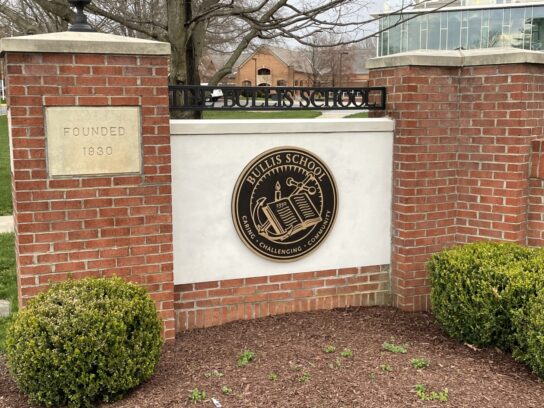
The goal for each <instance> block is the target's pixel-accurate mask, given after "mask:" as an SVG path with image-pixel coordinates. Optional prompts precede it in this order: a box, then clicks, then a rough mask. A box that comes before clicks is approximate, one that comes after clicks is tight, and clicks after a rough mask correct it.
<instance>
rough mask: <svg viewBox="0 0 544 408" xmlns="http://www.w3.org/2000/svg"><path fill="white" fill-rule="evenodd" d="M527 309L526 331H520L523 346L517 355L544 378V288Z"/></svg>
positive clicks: (517, 357)
mask: <svg viewBox="0 0 544 408" xmlns="http://www.w3.org/2000/svg"><path fill="white" fill-rule="evenodd" d="M525 309H526V313H525V314H526V319H525V320H524V325H523V327H522V328H523V329H524V330H525V331H524V332H519V331H518V337H523V341H522V346H521V348H520V349H518V351H517V353H516V354H515V357H516V359H517V360H521V361H523V362H524V363H525V364H527V365H528V366H529V367H530V368H531V369H532V370H533V371H534V373H535V374H537V375H538V376H539V377H540V378H544V290H540V291H539V292H538V294H537V295H536V296H535V297H534V298H532V299H531V300H530V301H529V303H528V304H527V306H526V307H525ZM519 329H520V327H518V330H519Z"/></svg>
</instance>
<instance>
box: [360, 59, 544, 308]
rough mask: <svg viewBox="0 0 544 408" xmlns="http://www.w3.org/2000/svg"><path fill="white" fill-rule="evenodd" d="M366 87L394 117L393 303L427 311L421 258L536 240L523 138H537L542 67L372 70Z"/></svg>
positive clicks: (535, 197)
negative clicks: (464, 247)
mask: <svg viewBox="0 0 544 408" xmlns="http://www.w3.org/2000/svg"><path fill="white" fill-rule="evenodd" d="M370 86H386V87H387V92H388V97H387V99H388V100H387V113H386V114H388V115H389V116H391V117H393V118H395V119H396V131H395V142H394V159H393V162H394V191H393V247H392V266H391V269H392V271H391V272H392V284H393V285H392V290H393V293H394V294H395V296H394V299H395V303H396V304H397V305H398V306H399V307H400V308H402V309H405V310H426V309H429V308H430V303H429V293H430V282H429V280H428V277H427V272H426V270H425V262H426V261H427V260H428V259H429V256H430V255H431V254H432V253H435V252H437V251H439V250H440V249H441V248H443V247H444V246H451V245H454V244H460V243H465V242H471V241H476V240H484V239H493V240H505V241H514V242H518V243H522V244H530V245H538V244H540V243H542V242H543V241H542V240H541V238H542V226H543V225H544V224H543V223H542V220H543V218H542V211H541V210H542V208H543V207H542V201H541V194H540V193H542V192H543V189H542V187H543V186H542V185H541V180H540V179H536V178H534V179H531V186H529V167H530V160H531V140H533V139H535V138H537V137H542V136H543V125H544V65H540V64H538V65H537V64H526V63H523V64H504V65H487V66H470V67H456V66H445V67H440V66H436V67H434V66H418V65H414V66H397V67H391V68H380V69H373V70H371V72H370ZM533 160H537V159H536V158H533ZM529 187H531V189H530V188H529ZM528 220H529V221H528Z"/></svg>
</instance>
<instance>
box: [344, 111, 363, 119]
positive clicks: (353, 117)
mask: <svg viewBox="0 0 544 408" xmlns="http://www.w3.org/2000/svg"><path fill="white" fill-rule="evenodd" d="M358 118H368V112H359V113H354V114H353V115H348V116H346V119H358Z"/></svg>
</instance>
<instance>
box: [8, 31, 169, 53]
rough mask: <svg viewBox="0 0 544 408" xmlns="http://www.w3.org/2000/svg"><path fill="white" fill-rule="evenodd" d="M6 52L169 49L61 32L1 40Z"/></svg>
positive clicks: (118, 38)
mask: <svg viewBox="0 0 544 408" xmlns="http://www.w3.org/2000/svg"><path fill="white" fill-rule="evenodd" d="M6 52H42V53H43V52H47V53H73V54H122V55H170V54H171V49H170V44H169V43H166V42H159V41H152V40H143V39H140V38H132V37H123V36H119V35H113V34H104V33H93V32H71V31H65V32H61V33H48V34H37V35H26V36H21V37H9V38H2V39H1V40H0V55H3V54H4V53H6Z"/></svg>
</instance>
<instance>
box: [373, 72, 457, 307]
mask: <svg viewBox="0 0 544 408" xmlns="http://www.w3.org/2000/svg"><path fill="white" fill-rule="evenodd" d="M457 73H458V68H456V67H421V66H402V67H395V68H387V69H380V70H372V71H371V72H370V84H369V85H370V86H386V87H387V114H388V115H389V116H391V117H392V118H394V119H395V139H394V147H393V166H394V167H393V209H392V210H393V215H392V217H393V218H392V228H393V232H392V254H391V270H392V274H391V277H392V291H393V293H394V295H395V297H394V299H395V304H396V305H397V306H398V307H399V308H401V309H403V310H410V311H414V310H426V309H428V308H429V303H428V294H429V280H428V278H427V272H426V270H425V262H426V261H427V260H428V257H429V255H430V254H432V253H434V252H436V251H439V250H440V249H442V247H443V246H444V245H447V244H450V243H452V242H453V241H454V239H455V215H456V213H455V203H456V200H457V191H456V170H455V168H456V151H457V130H456V129H455V126H454V125H455V124H456V123H457V120H458V115H459V110H458V92H457V91H458V83H457V81H456V80H455V79H454V78H455V77H456V76H457Z"/></svg>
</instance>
